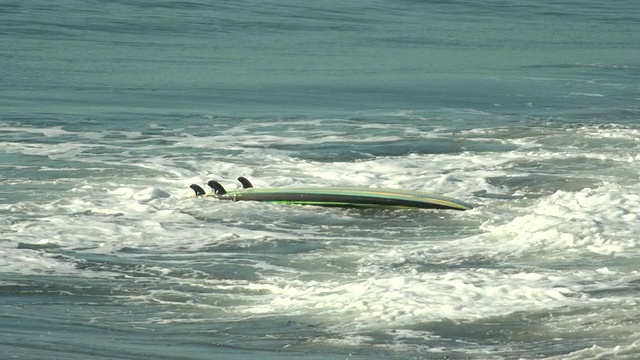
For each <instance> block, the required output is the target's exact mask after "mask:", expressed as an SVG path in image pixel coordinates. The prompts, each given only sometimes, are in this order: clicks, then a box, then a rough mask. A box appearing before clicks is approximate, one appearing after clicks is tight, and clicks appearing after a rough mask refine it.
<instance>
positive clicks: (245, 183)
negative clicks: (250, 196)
mask: <svg viewBox="0 0 640 360" xmlns="http://www.w3.org/2000/svg"><path fill="white" fill-rule="evenodd" d="M238 181H240V184H242V187H243V188H244V189H250V188H252V187H253V184H251V181H249V179H247V178H246V177H244V176H240V177H239V178H238Z"/></svg>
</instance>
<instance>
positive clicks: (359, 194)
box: [190, 177, 473, 210]
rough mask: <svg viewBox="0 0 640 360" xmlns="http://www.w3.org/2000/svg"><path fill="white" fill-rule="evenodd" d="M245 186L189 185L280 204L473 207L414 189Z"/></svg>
mask: <svg viewBox="0 0 640 360" xmlns="http://www.w3.org/2000/svg"><path fill="white" fill-rule="evenodd" d="M238 180H239V181H240V182H241V184H242V186H243V189H239V190H230V191H227V190H226V189H225V188H224V187H223V186H222V185H221V184H220V183H219V182H217V181H215V180H211V181H209V182H208V183H207V185H209V187H210V188H211V189H212V190H213V192H210V193H207V192H206V191H205V190H204V189H203V188H202V187H200V186H199V185H197V184H192V185H191V186H190V187H191V189H192V190H193V191H194V192H195V194H196V196H210V197H215V198H217V199H219V200H230V201H263V202H269V203H278V204H295V205H315V206H327V207H344V208H418V209H450V210H469V209H472V208H473V206H472V205H471V204H469V203H467V202H464V201H462V200H458V199H454V198H452V197H448V196H444V195H438V194H432V193H427V192H422V191H414V190H398V189H389V188H366V187H290V188H264V189H259V188H254V187H253V185H252V184H251V182H249V180H247V179H246V178H244V177H241V178H238Z"/></svg>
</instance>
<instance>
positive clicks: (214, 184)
mask: <svg viewBox="0 0 640 360" xmlns="http://www.w3.org/2000/svg"><path fill="white" fill-rule="evenodd" d="M207 185H209V187H210V188H212V189H213V191H214V192H215V193H216V195H224V194H226V193H227V190H225V189H224V187H222V185H220V183H219V182H217V181H215V180H210V181H209V182H208V183H207Z"/></svg>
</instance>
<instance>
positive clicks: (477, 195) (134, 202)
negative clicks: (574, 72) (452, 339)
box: [0, 122, 640, 358]
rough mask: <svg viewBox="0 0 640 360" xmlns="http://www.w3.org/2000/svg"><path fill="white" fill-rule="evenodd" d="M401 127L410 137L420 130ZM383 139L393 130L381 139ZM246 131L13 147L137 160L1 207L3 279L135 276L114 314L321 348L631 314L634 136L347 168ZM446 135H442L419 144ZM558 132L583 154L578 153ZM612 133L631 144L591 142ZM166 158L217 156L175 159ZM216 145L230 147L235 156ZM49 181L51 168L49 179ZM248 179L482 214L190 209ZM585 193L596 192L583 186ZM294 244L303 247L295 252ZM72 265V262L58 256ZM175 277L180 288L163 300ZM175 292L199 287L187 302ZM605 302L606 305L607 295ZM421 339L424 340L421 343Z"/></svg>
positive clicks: (240, 206)
mask: <svg viewBox="0 0 640 360" xmlns="http://www.w3.org/2000/svg"><path fill="white" fill-rule="evenodd" d="M318 124H320V125H321V123H320V122H318ZM298 125H300V126H309V123H308V122H302V123H300V124H298ZM394 127H396V128H397V129H400V130H399V131H400V132H402V131H407V132H412V133H414V134H415V129H411V128H406V129H403V127H402V125H397V124H396V125H394ZM380 128H384V126H377V127H376V126H374V127H371V129H374V130H379V129H380ZM263 130H264V129H263ZM365 130H366V129H365ZM251 131H252V130H251V129H248V128H246V127H245V128H243V127H241V126H238V127H234V128H231V129H230V130H228V131H227V132H226V133H224V134H218V135H215V136H192V137H188V136H183V135H177V136H173V135H172V136H168V137H167V138H165V139H163V140H166V141H167V142H168V143H169V145H159V146H154V145H136V144H135V140H136V139H137V136H138V135H136V134H129V135H127V134H124V135H125V136H124V138H123V139H119V140H118V141H117V142H107V143H102V144H101V143H100V142H102V139H103V136H104V134H100V133H92V134H90V135H87V136H88V137H92V138H94V139H96V142H92V143H83V142H81V141H75V142H74V141H68V142H65V143H60V144H48V143H41V144H23V143H20V142H7V143H6V144H7V147H5V148H4V149H3V151H5V152H7V153H17V154H26V155H45V156H47V158H48V159H50V160H52V161H60V162H64V161H81V162H85V163H86V164H87V166H90V167H91V168H92V169H101V168H106V169H109V168H111V167H113V166H122V164H123V163H125V164H126V165H127V170H129V169H130V168H132V169H135V170H132V173H131V174H132V175H128V174H127V175H124V176H123V177H122V178H114V177H111V176H104V177H102V176H101V175H100V172H99V171H98V170H96V171H94V172H93V174H94V175H95V177H94V178H91V179H86V180H85V179H80V180H78V181H75V180H73V179H72V178H68V179H62V180H61V179H58V180H56V181H59V182H60V181H65V182H68V183H69V184H73V185H72V186H71V189H69V190H66V191H65V192H62V193H56V194H45V193H38V195H37V196H29V195H26V196H25V198H24V199H23V200H19V201H17V202H14V203H10V204H3V205H0V212H1V213H2V215H5V219H6V220H5V221H2V222H0V232H2V234H3V238H2V243H0V269H2V271H3V272H4V273H6V274H20V275H38V276H40V275H45V276H55V275H64V276H67V275H68V276H86V277H103V278H113V277H114V276H118V275H123V274H124V276H130V275H131V274H135V272H136V271H139V272H140V274H141V275H144V276H147V277H150V278H152V279H153V281H156V282H157V283H155V285H156V286H155V287H149V289H147V288H144V287H142V288H136V290H135V291H131V293H130V294H125V295H118V296H117V297H114V298H115V299H117V301H122V302H132V303H144V304H163V305H165V306H175V307H178V308H179V310H180V311H184V312H190V311H201V312H207V313H209V312H210V313H211V314H212V315H211V316H214V317H217V318H224V319H232V320H240V319H247V318H249V319H250V318H254V317H267V316H281V317H288V316H295V317H297V318H301V319H304V320H305V321H307V322H308V323H310V324H321V325H322V327H323V328H324V329H326V331H328V332H330V333H332V334H337V335H336V336H335V337H332V338H331V339H328V340H323V341H329V342H331V341H336V342H341V343H342V344H343V345H344V344H351V345H354V344H355V345H358V344H366V343H373V342H375V340H372V337H371V336H369V335H367V334H370V333H384V334H386V336H388V337H389V338H391V339H392V340H389V342H388V346H389V347H390V348H395V349H402V348H406V349H414V350H415V349H416V346H417V345H415V344H408V343H407V342H408V340H407V339H415V342H420V341H428V340H433V339H436V338H437V337H438V336H440V335H439V334H438V333H437V331H435V330H434V329H437V328H438V326H437V325H433V324H441V323H443V322H447V321H450V322H453V323H455V324H461V325H464V324H470V323H474V322H482V321H485V320H487V321H493V320H492V319H496V318H504V317H509V316H517V314H522V313H525V314H536V313H545V312H546V313H549V312H553V313H558V314H559V315H558V320H557V322H549V323H550V324H552V325H553V326H552V327H550V328H547V329H546V330H548V331H549V332H550V333H553V334H554V336H558V337H560V336H563V335H564V334H566V333H567V332H568V331H569V330H567V327H566V326H569V325H571V324H573V325H575V326H576V327H577V328H581V327H582V328H584V326H583V325H581V324H582V323H581V322H579V321H578V320H577V319H576V318H575V317H572V315H564V314H563V313H562V312H563V311H565V310H567V309H569V310H572V311H578V312H579V311H584V310H583V309H592V308H596V309H601V308H604V307H607V306H610V307H616V306H619V305H620V304H624V303H625V302H628V301H630V300H629V299H630V295H628V294H625V293H624V292H621V291H620V289H625V288H633V286H634V284H635V283H637V282H638V281H640V276H639V275H638V274H639V273H638V271H640V269H638V268H637V266H635V265H634V264H635V259H637V257H638V255H639V251H640V243H639V242H638V241H637V239H636V234H637V233H638V232H640V225H638V224H640V221H638V220H640V214H639V213H638V211H637V209H638V208H640V196H638V195H636V194H638V193H639V190H640V189H639V188H638V185H637V178H638V176H639V170H640V169H639V167H638V156H637V155H636V154H635V153H636V152H637V151H636V150H637V146H638V145H637V144H638V143H637V135H638V133H637V131H638V130H637V129H634V128H625V127H614V126H612V127H593V126H578V127H573V128H560V129H546V128H545V129H530V130H528V131H527V132H526V134H520V136H514V137H510V134H511V133H510V132H511V131H512V130H510V129H507V128H505V129H485V130H484V131H477V130H473V131H469V132H466V133H465V132H462V133H460V136H465V137H469V138H471V139H472V141H483V137H485V136H486V137H489V138H491V139H493V140H491V141H492V142H494V141H495V139H496V138H501V137H504V139H502V138H501V139H500V140H499V143H502V144H507V145H511V146H512V147H511V148H508V149H503V150H502V151H499V152H490V151H487V152H473V151H463V152H454V153H446V154H428V153H411V154H407V155H399V156H372V157H369V158H361V159H355V160H345V161H316V160H311V159H305V158H304V157H300V156H295V155H296V148H295V146H294V147H287V150H279V149H278V147H277V146H275V148H270V146H271V145H283V144H285V145H300V146H302V147H304V145H306V144H309V141H311V140H310V139H308V138H306V137H305V136H304V131H298V132H295V131H294V132H292V133H291V136H290V137H283V136H282V135H274V134H273V133H269V132H268V130H267V133H265V134H255V133H251ZM315 131H316V132H315V133H312V135H313V136H315V137H316V138H315V139H312V141H316V142H331V143H342V144H348V143H349V142H350V141H354V142H355V141H358V142H361V143H366V142H368V141H370V142H377V141H379V142H384V141H391V140H393V139H396V138H398V137H397V136H399V135H384V136H379V137H377V138H367V137H365V136H361V137H357V138H355V139H354V138H353V137H350V136H347V135H345V133H341V132H337V131H336V132H332V131H327V130H326V129H322V130H319V129H316V130H315ZM63 135H64V136H72V135H73V134H67V133H65V134H63ZM450 135H451V134H448V133H447V132H446V129H444V128H443V129H439V130H438V132H437V135H434V134H433V133H429V132H427V134H426V135H425V136H424V137H425V138H426V137H429V136H436V137H438V136H445V137H446V136H450ZM87 136H83V137H85V138H86V137H87ZM421 136H422V135H421ZM564 137H569V138H570V139H569V140H566V141H567V142H569V143H572V144H573V143H576V144H577V145H572V146H573V147H572V148H567V147H566V146H565V142H564V141H565V140H564V139H563V138H564ZM400 138H401V136H400ZM603 138H604V139H613V140H615V141H622V142H624V143H625V144H627V145H628V146H630V147H629V148H628V149H626V148H625V149H622V150H621V148H618V147H616V146H617V145H616V144H613V145H612V144H604V145H603V143H602V142H598V143H595V144H594V143H593V142H594V141H599V140H598V139H603ZM581 144H584V146H582V145H581ZM172 146H177V147H186V148H188V149H190V151H192V150H193V149H212V150H211V151H204V152H199V153H198V155H197V156H195V155H193V154H187V155H177V156H176V155H172V156H167V153H168V152H169V151H170V149H171V147H172ZM625 146H626V145H625ZM633 146H635V147H633ZM216 149H224V151H231V150H234V151H236V152H235V153H234V155H233V156H229V155H228V154H227V153H224V152H223V153H219V152H217V150H216ZM96 150H99V151H96ZM165 150H166V151H165ZM135 152H140V153H142V154H143V155H142V156H143V157H144V160H140V159H139V158H138V155H134V153H135ZM116 164H117V165H116ZM129 167H130V168H129ZM51 168H52V166H51V165H50V164H48V165H47V168H45V170H47V171H46V172H51V171H52V170H50V169H51ZM61 168H63V169H66V170H65V172H67V171H68V170H72V169H73V167H72V166H64V167H61ZM54 169H56V168H54ZM56 170H59V169H56ZM68 172H71V171H68ZM239 175H245V176H250V178H251V180H252V182H253V183H254V185H255V186H256V187H278V186H295V185H312V186H370V187H391V188H401V189H413V190H423V191H430V192H435V193H441V194H445V195H450V196H454V197H457V198H460V199H463V200H466V201H469V202H471V203H473V204H475V205H476V208H475V209H474V210H471V211H466V212H435V211H433V212H430V211H418V212H398V213H394V215H393V216H392V215H389V214H387V213H384V212H383V213H377V214H374V215H367V214H366V213H365V214H362V213H359V212H349V211H343V210H336V209H329V210H324V209H315V208H314V209H310V208H306V207H282V206H277V205H268V204H258V205H255V204H246V203H237V204H234V203H225V202H222V201H217V200H215V199H202V198H199V199H196V198H194V197H193V194H192V192H191V191H190V190H189V189H188V188H187V186H188V185H189V184H191V183H199V184H205V183H206V181H207V180H209V179H212V178H215V179H218V180H221V181H223V183H224V185H225V186H227V187H228V188H238V187H239V184H237V182H235V180H234V179H235V177H237V176H239ZM69 176H71V175H69ZM536 176H537V177H540V179H541V180H539V183H536V182H535V177H536ZM555 178H559V179H560V180H554V179H555ZM27 180H28V181H27ZM27 180H25V181H22V182H20V181H17V180H16V181H14V182H15V184H16V185H20V184H29V183H30V182H31V181H32V180H30V179H27ZM554 181H555V182H554ZM572 181H573V182H575V185H571V184H570V182H572ZM583 181H584V183H588V184H590V185H589V186H582V185H581V184H582V182H583ZM42 184H48V183H47V181H46V179H45V180H40V181H39V182H38V185H42ZM44 195H46V196H44ZM19 244H22V245H19ZM297 245H299V246H300V247H302V250H300V251H299V252H291V253H287V249H290V248H294V247H295V246H297ZM289 247H290V248H289ZM58 249H60V250H58ZM127 249H134V250H135V251H129V252H127V251H128V250H127ZM281 249H283V250H281ZM278 251H281V252H278ZM60 252H65V253H67V254H70V255H65V256H66V257H64V256H58V255H59V253H60ZM85 254H89V255H94V256H101V255H104V256H115V257H117V258H118V259H122V260H123V261H124V260H128V261H133V262H135V261H136V260H137V259H141V260H142V259H144V258H145V257H154V260H153V262H152V263H153V264H154V265H149V264H147V265H145V267H140V269H137V270H136V269H134V270H127V271H124V270H121V269H120V268H118V266H115V265H114V266H113V268H109V269H107V270H105V269H100V271H95V270H91V268H86V267H82V266H78V264H80V263H81V261H82V260H81V258H82V256H83V255H85ZM194 254H198V256H201V258H194V256H196V255H194ZM274 254H275V255H274ZM74 256H75V257H74ZM212 266H220V267H221V269H217V268H215V269H214V270H211V268H210V267H212ZM230 269H232V270H230ZM180 271H182V272H180ZM243 271H244V272H243ZM176 273H179V274H182V275H176ZM238 274H240V275H238ZM234 276H235V277H234ZM150 281H151V280H150ZM163 281H164V282H167V284H171V285H170V286H169V287H166V288H163V287H162V282H163ZM179 286H185V287H188V288H190V289H191V288H197V289H201V290H202V291H201V292H199V293H197V294H191V293H190V292H189V291H188V290H185V289H182V288H180V287H179ZM616 291H618V292H616ZM607 292H612V294H611V295H609V296H600V295H598V294H601V293H607ZM622 317H624V316H623V315H621V314H618V313H607V314H606V315H601V317H600V318H597V319H599V320H598V321H612V322H616V321H618V320H619V319H621V318H622ZM157 321H158V322H163V323H164V322H166V323H171V322H173V321H199V320H198V318H195V319H193V320H189V319H188V318H186V319H185V318H180V319H177V318H167V319H158V320H157ZM574 321H575V322H574ZM422 326H428V329H430V330H425V331H422V330H416V328H420V327H422ZM541 326H542V325H541ZM550 326H551V325H550ZM563 326H564V327H563ZM617 329H619V328H617ZM332 339H333V340H332ZM628 339H630V340H629V341H628V342H626V343H625V344H621V345H620V347H618V348H616V347H615V346H610V344H609V343H603V344H600V345H597V346H596V347H593V348H587V349H584V350H580V351H577V352H575V353H573V354H571V356H574V358H580V357H581V356H585V357H588V356H592V357H593V358H597V357H598V356H600V357H607V356H608V354H625V353H626V351H628V352H629V353H633V352H634V351H637V346H636V345H635V343H634V342H633V341H635V340H633V338H632V337H628ZM382 346H387V345H382ZM469 346H472V347H473V346H476V347H474V352H473V353H474V354H477V353H479V352H482V351H487V354H490V353H491V350H490V349H487V348H483V347H482V346H481V345H469ZM627 349H628V350H627ZM423 350H424V349H423ZM430 351H437V349H431V350H430ZM602 354H604V355H602Z"/></svg>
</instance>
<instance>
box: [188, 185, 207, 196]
mask: <svg viewBox="0 0 640 360" xmlns="http://www.w3.org/2000/svg"><path fill="white" fill-rule="evenodd" d="M189 187H190V188H191V189H192V190H193V191H195V193H196V196H202V195H204V194H205V192H204V189H203V188H201V187H200V185H196V184H191V185H189Z"/></svg>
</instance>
